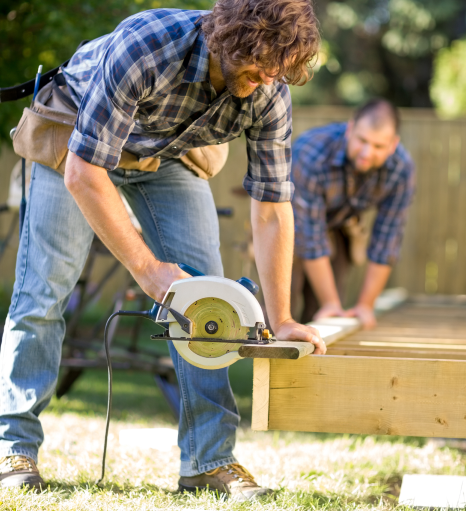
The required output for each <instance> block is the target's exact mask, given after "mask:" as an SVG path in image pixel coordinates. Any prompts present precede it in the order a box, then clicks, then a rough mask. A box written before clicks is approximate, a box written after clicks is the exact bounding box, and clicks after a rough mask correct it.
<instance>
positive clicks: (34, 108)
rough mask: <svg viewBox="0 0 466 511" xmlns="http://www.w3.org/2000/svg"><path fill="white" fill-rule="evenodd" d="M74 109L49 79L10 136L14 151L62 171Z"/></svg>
mask: <svg viewBox="0 0 466 511" xmlns="http://www.w3.org/2000/svg"><path fill="white" fill-rule="evenodd" d="M65 87H66V86H65ZM57 90H58V91H59V92H57ZM63 96H64V97H65V98H67V99H68V101H67V100H66V99H64V97H63ZM77 112H78V109H77V107H76V106H75V105H74V103H73V101H72V100H71V97H69V94H68V95H67V94H66V92H64V91H63V90H62V89H60V88H59V86H58V84H57V82H55V81H54V80H53V81H51V82H50V83H48V84H47V85H45V86H44V87H43V88H42V89H41V90H40V91H39V93H38V94H37V96H36V99H35V100H34V101H33V102H32V104H31V106H30V107H29V108H25V109H24V111H23V115H22V117H21V119H20V121H19V124H18V127H17V128H16V131H15V134H14V136H13V148H14V150H15V153H16V154H18V155H19V156H22V157H23V158H26V159H27V160H32V161H35V162H37V163H41V164H42V165H46V166H47V167H50V168H52V169H54V170H56V171H58V172H60V173H61V174H64V172H65V164H66V155H67V153H68V140H69V138H70V136H71V133H72V132H73V129H74V126H75V123H76V114H77Z"/></svg>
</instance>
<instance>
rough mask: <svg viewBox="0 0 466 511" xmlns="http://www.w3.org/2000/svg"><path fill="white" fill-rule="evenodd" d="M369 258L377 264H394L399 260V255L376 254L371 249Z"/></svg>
mask: <svg viewBox="0 0 466 511" xmlns="http://www.w3.org/2000/svg"><path fill="white" fill-rule="evenodd" d="M367 258H368V259H369V261H371V262H372V263H375V264H384V265H386V266H394V265H395V264H396V263H397V262H398V259H399V256H398V255H394V254H374V253H372V252H370V251H369V252H368V253H367Z"/></svg>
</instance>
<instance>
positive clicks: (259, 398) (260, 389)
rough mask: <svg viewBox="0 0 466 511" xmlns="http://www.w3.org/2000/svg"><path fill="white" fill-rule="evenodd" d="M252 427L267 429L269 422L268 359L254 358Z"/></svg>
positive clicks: (259, 429)
mask: <svg viewBox="0 0 466 511" xmlns="http://www.w3.org/2000/svg"><path fill="white" fill-rule="evenodd" d="M253 385H254V386H253V391H252V425H251V427H252V429H253V430H254V431H267V429H268V424H269V389H270V360H268V359H263V358H262V359H261V358H259V359H254V379H253Z"/></svg>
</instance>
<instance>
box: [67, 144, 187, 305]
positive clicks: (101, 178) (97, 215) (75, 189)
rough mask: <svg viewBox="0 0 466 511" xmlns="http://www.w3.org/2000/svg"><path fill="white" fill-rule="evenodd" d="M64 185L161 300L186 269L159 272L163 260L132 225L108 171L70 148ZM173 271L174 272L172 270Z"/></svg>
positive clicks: (112, 248) (113, 249)
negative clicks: (157, 256) (153, 252)
mask: <svg viewBox="0 0 466 511" xmlns="http://www.w3.org/2000/svg"><path fill="white" fill-rule="evenodd" d="M65 185H66V187H67V188H68V190H69V192H70V193H71V195H73V198H74V199H75V201H76V203H77V204H78V206H79V208H80V210H81V211H82V213H83V215H84V216H85V218H86V220H87V221H88V223H89V225H90V226H91V227H92V229H93V230H94V232H95V233H96V234H97V236H98V237H99V238H100V239H101V240H102V242H103V243H104V244H105V245H106V246H107V247H108V249H109V250H110V251H111V252H112V254H113V255H114V256H115V257H116V258H117V259H118V260H119V261H121V263H123V265H124V266H125V267H126V268H127V269H128V270H129V271H130V272H131V274H132V275H133V277H134V278H135V279H136V281H137V282H138V284H139V285H140V286H141V288H142V289H143V291H144V292H146V293H147V294H148V295H150V296H152V297H153V298H155V299H158V300H160V299H161V298H162V297H163V295H164V294H165V291H166V289H167V286H169V284H170V283H171V281H173V280H175V278H176V274H177V273H179V274H180V275H181V274H183V273H184V272H181V270H179V269H174V268H172V270H171V271H168V272H167V271H164V272H159V266H160V265H161V264H162V263H160V261H158V260H157V259H156V258H155V257H154V255H153V254H152V252H151V251H150V249H149V247H148V246H147V245H146V244H145V243H144V241H143V240H142V238H141V236H140V235H139V234H138V232H137V231H136V229H135V228H134V226H133V225H132V223H131V220H130V218H129V215H128V213H127V211H126V209H125V207H124V205H123V202H122V200H121V199H120V196H119V195H118V192H117V190H116V188H115V186H114V185H113V183H112V182H111V181H110V179H109V177H108V175H107V171H106V170H105V169H103V168H101V167H97V166H95V165H91V164H89V163H87V162H86V161H84V160H83V159H82V158H80V157H79V156H77V155H75V154H73V153H71V152H70V153H69V155H68V158H67V164H66V171H65ZM178 270H179V271H178ZM173 272H174V273H175V276H174V275H171V274H170V273H173ZM156 274H157V278H156ZM178 278H179V276H178Z"/></svg>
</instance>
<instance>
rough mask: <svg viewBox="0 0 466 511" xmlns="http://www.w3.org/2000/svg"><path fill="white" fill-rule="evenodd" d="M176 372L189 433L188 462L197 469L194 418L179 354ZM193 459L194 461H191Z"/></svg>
mask: <svg viewBox="0 0 466 511" xmlns="http://www.w3.org/2000/svg"><path fill="white" fill-rule="evenodd" d="M178 374H179V377H180V387H181V397H182V399H183V411H184V413H185V414H186V422H187V423H188V435H189V462H190V464H191V467H192V468H194V470H196V469H197V459H196V440H195V438H194V434H193V430H194V420H193V417H192V413H191V406H190V402H189V397H188V393H189V391H188V387H187V385H186V380H185V377H184V368H183V362H182V358H181V356H180V357H179V358H178ZM193 459H194V460H195V462H193Z"/></svg>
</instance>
